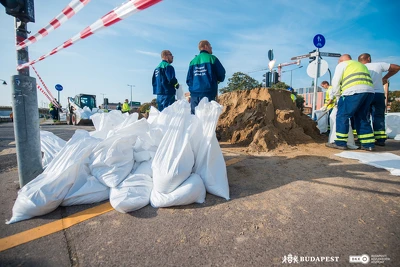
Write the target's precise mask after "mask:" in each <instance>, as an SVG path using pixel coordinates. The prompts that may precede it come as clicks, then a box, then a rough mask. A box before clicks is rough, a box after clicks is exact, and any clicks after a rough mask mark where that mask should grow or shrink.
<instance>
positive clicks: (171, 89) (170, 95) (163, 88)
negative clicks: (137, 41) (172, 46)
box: [152, 50, 179, 111]
mask: <svg viewBox="0 0 400 267" xmlns="http://www.w3.org/2000/svg"><path fill="white" fill-rule="evenodd" d="M161 59H162V61H161V63H160V64H159V65H158V66H157V68H156V69H155V70H154V73H153V78H152V83H153V94H155V95H157V106H158V110H159V111H162V110H163V109H164V108H166V107H168V106H169V105H172V104H173V103H174V102H175V95H176V89H178V88H179V83H178V80H177V79H176V77H175V69H174V67H172V65H171V63H172V62H173V61H174V56H173V55H172V53H171V52H170V51H169V50H163V51H162V52H161Z"/></svg>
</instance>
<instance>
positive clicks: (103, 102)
mask: <svg viewBox="0 0 400 267" xmlns="http://www.w3.org/2000/svg"><path fill="white" fill-rule="evenodd" d="M100 94H101V95H103V108H105V106H106V105H105V103H104V96H105V95H106V94H102V93H100Z"/></svg>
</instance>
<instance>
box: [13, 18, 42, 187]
mask: <svg viewBox="0 0 400 267" xmlns="http://www.w3.org/2000/svg"><path fill="white" fill-rule="evenodd" d="M15 27H16V29H15V34H16V42H17V43H19V42H21V41H22V40H25V39H26V38H27V37H28V32H27V26H26V23H24V22H21V21H20V20H19V19H15ZM27 62H29V55H28V48H27V47H25V48H23V49H20V50H18V51H17V64H18V65H20V64H24V63H27ZM11 83H12V99H13V113H14V114H13V115H14V134H15V145H16V151H17V163H18V175H19V185H20V187H23V186H24V185H26V184H27V183H29V182H30V181H32V180H33V179H34V178H36V176H38V175H39V174H40V173H42V171H43V168H42V153H41V146H40V129H39V107H38V100H37V90H36V79H35V78H33V77H30V76H29V68H24V69H21V70H19V71H18V75H13V76H11Z"/></svg>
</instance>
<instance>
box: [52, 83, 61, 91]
mask: <svg viewBox="0 0 400 267" xmlns="http://www.w3.org/2000/svg"><path fill="white" fill-rule="evenodd" d="M54 87H55V88H56V90H57V91H62V89H63V87H62V85H61V84H56V86H54Z"/></svg>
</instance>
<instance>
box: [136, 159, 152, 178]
mask: <svg viewBox="0 0 400 267" xmlns="http://www.w3.org/2000/svg"><path fill="white" fill-rule="evenodd" d="M135 164H136V162H135ZM132 173H133V174H146V175H148V176H150V177H153V169H152V168H151V161H143V162H141V163H140V164H139V166H137V168H135V171H134V172H132Z"/></svg>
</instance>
